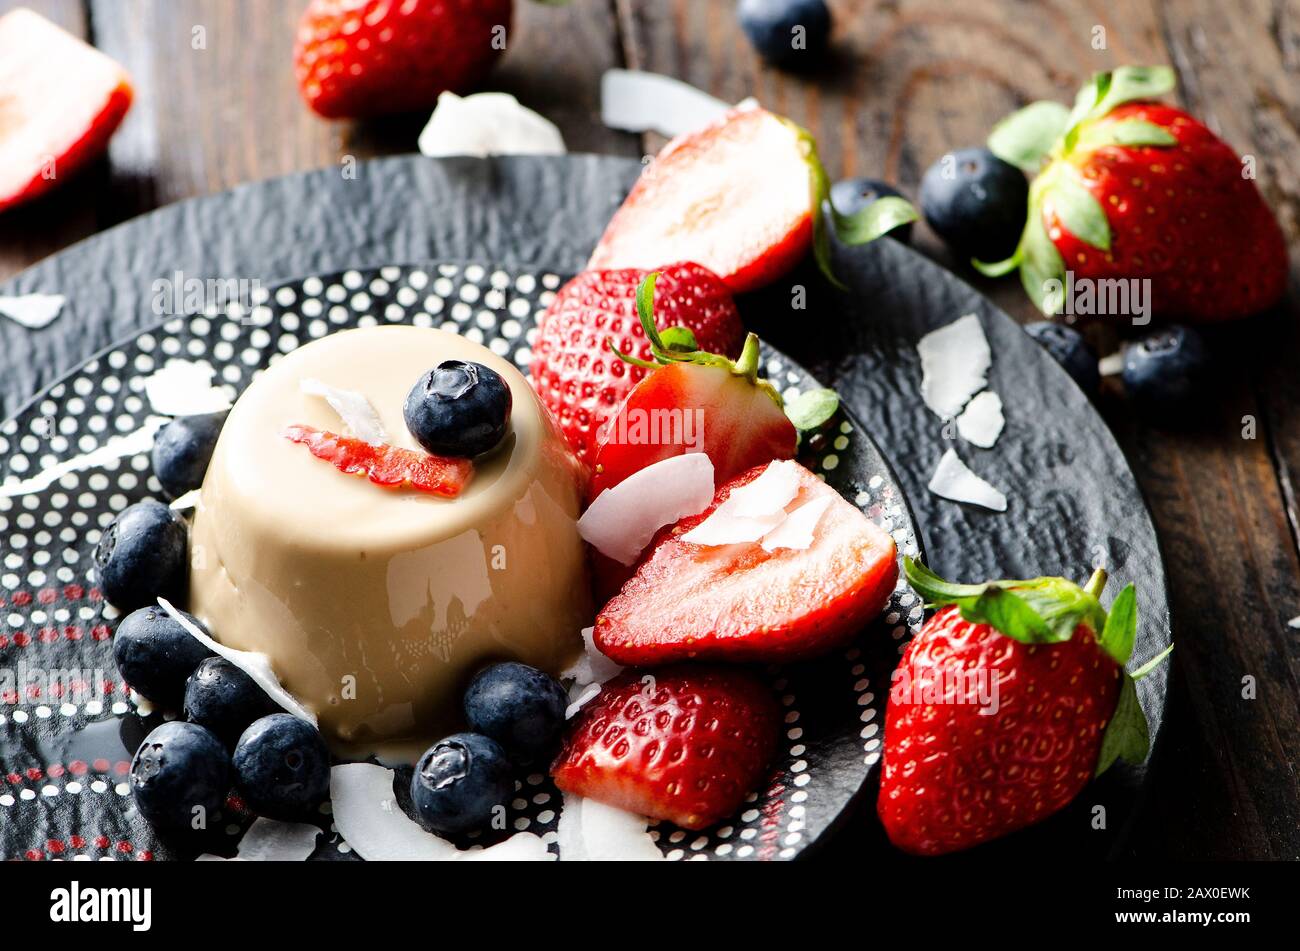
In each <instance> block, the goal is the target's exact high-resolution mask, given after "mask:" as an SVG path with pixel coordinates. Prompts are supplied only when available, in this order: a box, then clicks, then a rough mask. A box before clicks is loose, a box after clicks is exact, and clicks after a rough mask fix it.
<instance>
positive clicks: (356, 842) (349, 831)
mask: <svg viewBox="0 0 1300 951" xmlns="http://www.w3.org/2000/svg"><path fill="white" fill-rule="evenodd" d="M330 802H331V810H330V812H331V815H332V817H333V819H334V826H335V828H337V829H338V831H339V835H341V836H343V838H344V839H345V840H346V841H347V843H348V845H350V846H352V848H353V849H354V850H355V851H356V853H357V854H358V855H360V856H361V857H362V858H363V859H365V860H366V861H367V862H400V861H420V862H444V861H447V860H448V859H454V858H455V857H456V847H455V846H454V845H452V844H451V843H450V842H448V841H447V840H446V839H440V838H438V836H436V835H433V834H432V833H430V832H426V831H425V830H424V829H422V828H420V826H419V825H418V824H416V823H415V822H414V821H413V820H412V819H411V818H410V817H409V816H407V814H406V813H405V812H403V811H402V807H401V806H400V805H399V804H398V802H397V796H396V794H395V793H394V792H393V771H392V770H391V769H388V768H387V767H384V766H376V765H374V764H373V763H345V764H344V765H342V766H335V767H334V768H332V769H331V770H330Z"/></svg>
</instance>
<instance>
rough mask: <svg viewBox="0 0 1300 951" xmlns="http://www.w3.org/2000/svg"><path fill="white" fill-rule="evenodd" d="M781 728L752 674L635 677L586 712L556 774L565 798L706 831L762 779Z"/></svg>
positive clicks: (699, 671)
mask: <svg viewBox="0 0 1300 951" xmlns="http://www.w3.org/2000/svg"><path fill="white" fill-rule="evenodd" d="M780 724H781V710H780V708H779V707H778V706H777V704H776V701H775V700H774V699H773V697H772V694H771V691H769V690H768V688H767V686H766V685H765V684H764V683H763V682H762V681H761V680H759V679H758V678H757V677H756V676H755V675H754V674H752V673H750V672H748V671H746V670H740V669H736V668H728V667H705V666H687V667H667V668H664V669H663V670H656V671H652V672H633V671H629V672H628V673H625V674H622V675H620V676H619V677H617V678H615V679H614V680H611V681H610V682H609V683H607V684H605V685H604V687H602V688H601V691H600V694H599V696H597V697H595V698H594V699H593V700H591V701H590V702H588V703H587V704H586V705H585V706H584V707H583V708H582V710H581V711H580V712H579V714H578V716H577V718H576V719H575V721H574V724H573V729H572V732H571V733H570V734H569V738H568V740H567V741H566V743H565V745H564V749H563V750H562V751H561V752H560V755H559V757H558V758H557V759H556V761H555V765H554V766H553V767H552V768H551V775H552V776H553V777H554V779H555V785H556V786H558V787H559V788H560V789H562V790H564V791H565V792H567V793H573V794H575V795H579V796H586V797H589V798H591V799H595V800H597V801H598V802H603V803H607V804H609V805H611V806H617V807H619V808H620V809H627V810H629V811H631V812H636V813H640V814H641V815H643V816H649V817H650V818H653V819H666V820H667V821H669V822H674V823H676V824H677V825H679V826H681V827H683V828H685V829H704V828H707V827H708V826H711V825H713V824H714V823H716V822H720V821H721V820H723V819H725V818H727V817H728V816H730V815H731V814H732V813H734V812H735V811H736V810H737V809H738V808H739V807H740V805H741V803H742V802H743V801H744V799H745V796H746V795H748V794H749V793H751V792H754V791H755V790H756V789H757V787H758V785H759V784H760V783H761V782H762V781H763V779H764V777H765V776H766V773H767V769H768V765H769V764H770V763H771V760H772V754H773V753H774V752H775V750H776V743H777V738H778V737H777V733H778V730H779V729H780Z"/></svg>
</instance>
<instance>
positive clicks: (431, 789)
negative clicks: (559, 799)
mask: <svg viewBox="0 0 1300 951" xmlns="http://www.w3.org/2000/svg"><path fill="white" fill-rule="evenodd" d="M514 789H515V784H514V780H513V779H512V777H511V768H510V761H509V760H508V759H507V758H506V752H505V750H503V749H502V748H501V746H500V745H499V744H498V743H497V742H496V740H491V739H488V738H487V737H486V736H483V735H481V734H478V733H456V734H454V735H452V736H449V737H447V738H446V739H445V740H442V741H440V742H438V743H435V744H434V745H433V746H431V747H430V748H429V749H428V750H427V751H426V752H425V754H424V755H423V756H421V757H420V762H419V763H417V764H416V766H415V775H414V776H412V777H411V802H412V804H413V805H414V806H415V810H416V812H417V813H418V814H419V817H420V821H421V822H423V823H424V825H425V826H426V827H428V828H429V829H430V830H431V831H433V832H436V833H438V834H439V835H456V834H459V833H462V832H469V831H471V830H473V829H481V828H484V827H486V826H487V825H488V823H489V822H490V821H491V820H492V815H493V813H492V811H493V809H495V808H496V807H497V806H504V805H505V804H506V803H507V802H509V801H510V797H511V796H512V795H513V794H514Z"/></svg>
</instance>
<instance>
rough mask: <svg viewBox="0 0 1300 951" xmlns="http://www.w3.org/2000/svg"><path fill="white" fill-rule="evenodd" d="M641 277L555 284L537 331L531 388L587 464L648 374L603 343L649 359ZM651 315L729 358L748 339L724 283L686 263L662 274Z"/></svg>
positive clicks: (601, 276) (588, 275)
mask: <svg viewBox="0 0 1300 951" xmlns="http://www.w3.org/2000/svg"><path fill="white" fill-rule="evenodd" d="M645 276H646V272H645V271H642V270H639V269H635V268H630V269H625V270H617V271H584V272H583V273H582V274H579V275H578V276H577V277H575V278H574V279H573V280H571V281H569V282H568V283H567V284H565V285H564V286H563V287H562V288H560V291H559V293H558V294H556V295H555V299H554V300H553V301H551V304H550V306H549V307H547V308H546V313H545V315H543V317H542V320H541V324H540V326H539V328H538V333H537V340H536V341H535V342H534V344H533V359H532V363H531V364H530V365H529V375H530V378H531V379H532V383H533V387H534V388H535V389H536V390H537V395H538V396H540V397H541V400H542V402H543V403H545V404H546V408H547V409H549V410H550V411H551V412H552V413H553V414H554V415H555V419H556V421H557V422H558V423H559V424H560V428H561V430H563V432H564V435H565V437H566V438H567V439H568V440H569V444H570V445H571V446H573V449H574V451H575V452H576V453H577V454H578V457H579V458H580V459H582V461H583V462H587V463H590V462H591V460H592V457H593V456H594V455H595V452H596V443H597V438H598V436H599V433H600V432H601V430H602V427H603V426H604V425H605V423H606V422H607V420H608V419H609V417H610V416H611V415H613V413H614V412H615V410H617V409H618V407H619V404H620V403H622V402H623V400H624V399H626V398H627V394H628V393H629V392H631V390H632V387H633V386H635V385H636V384H637V383H638V382H640V380H641V379H642V378H643V377H644V376H645V375H646V372H647V371H646V369H645V367H644V366H642V365H638V364H634V363H625V362H624V361H622V360H619V359H618V358H617V357H615V356H614V355H613V354H612V353H610V352H609V347H608V342H609V341H611V340H612V341H614V343H615V345H616V346H617V347H618V348H619V349H620V350H622V351H623V352H624V353H627V354H629V355H631V356H634V357H636V358H638V359H639V360H642V361H650V360H653V359H654V355H653V353H652V352H651V347H650V341H649V339H647V337H646V335H645V331H644V330H643V329H642V327H641V322H640V320H639V319H638V316H637V305H636V296H637V288H639V287H640V286H641V282H642V281H643V280H644V279H645ZM654 320H655V324H656V325H657V326H658V327H659V329H660V330H665V329H667V328H668V327H670V326H679V327H685V328H687V329H688V330H690V331H691V333H692V334H694V336H695V341H696V345H697V346H698V347H699V348H700V349H701V350H711V351H713V352H715V353H721V354H724V355H725V356H728V357H735V356H738V355H739V354H740V348H741V345H742V344H743V343H744V340H745V330H744V328H743V327H742V326H741V324H740V314H739V313H738V312H737V310H736V303H735V301H733V300H732V299H731V292H730V291H729V290H728V289H727V286H726V285H725V284H723V283H722V281H720V280H719V279H718V276H717V275H716V274H714V273H713V272H712V271H710V270H709V269H708V268H704V267H701V266H700V265H698V264H691V263H689V262H682V263H678V264H670V265H669V266H668V267H665V268H663V270H662V271H660V272H659V277H658V281H657V283H656V285H655V312H654Z"/></svg>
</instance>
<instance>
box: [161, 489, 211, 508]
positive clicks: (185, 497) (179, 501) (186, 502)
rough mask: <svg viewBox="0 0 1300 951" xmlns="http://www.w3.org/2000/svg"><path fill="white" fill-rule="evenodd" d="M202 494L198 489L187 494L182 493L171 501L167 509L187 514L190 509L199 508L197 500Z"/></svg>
mask: <svg viewBox="0 0 1300 951" xmlns="http://www.w3.org/2000/svg"><path fill="white" fill-rule="evenodd" d="M202 494H203V493H202V491H201V490H200V489H190V490H189V491H188V492H184V493H182V494H181V495H178V496H176V498H174V499H172V501H171V504H170V505H168V506H167V507H168V508H169V509H171V510H172V511H173V512H188V511H189V510H190V509H194V508H198V507H199V498H200V496H201V495H202Z"/></svg>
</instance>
